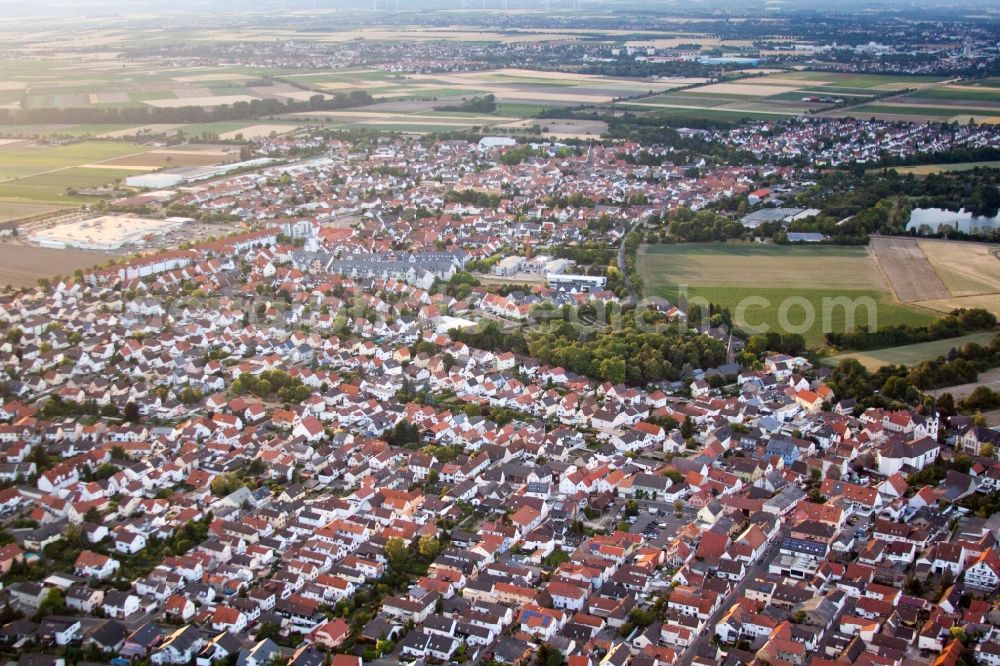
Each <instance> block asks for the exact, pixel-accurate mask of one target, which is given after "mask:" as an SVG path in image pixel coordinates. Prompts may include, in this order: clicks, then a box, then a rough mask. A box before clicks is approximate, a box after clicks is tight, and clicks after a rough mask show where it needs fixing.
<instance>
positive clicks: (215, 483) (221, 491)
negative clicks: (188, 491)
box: [210, 473, 243, 497]
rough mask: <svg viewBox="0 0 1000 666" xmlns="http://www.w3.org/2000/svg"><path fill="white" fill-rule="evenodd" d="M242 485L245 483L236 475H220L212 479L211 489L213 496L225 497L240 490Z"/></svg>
mask: <svg viewBox="0 0 1000 666" xmlns="http://www.w3.org/2000/svg"><path fill="white" fill-rule="evenodd" d="M242 485H243V482H242V481H240V480H239V478H238V477H237V476H236V475H235V474H232V473H227V474H220V475H219V476H217V477H215V478H214V479H212V483H211V484H210V487H211V489H212V494H213V495H215V496H216V497H225V496H226V495H229V494H230V493H233V492H235V491H236V490H238V489H239V488H240V487H241V486H242Z"/></svg>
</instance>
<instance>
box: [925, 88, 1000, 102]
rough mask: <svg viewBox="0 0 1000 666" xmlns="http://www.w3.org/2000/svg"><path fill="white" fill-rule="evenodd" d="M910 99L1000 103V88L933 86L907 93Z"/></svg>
mask: <svg viewBox="0 0 1000 666" xmlns="http://www.w3.org/2000/svg"><path fill="white" fill-rule="evenodd" d="M907 98H910V99H921V100H923V99H928V100H943V99H948V100H957V101H964V102H993V103H996V104H1000V89H996V88H992V89H990V88H988V89H986V90H959V89H956V88H949V87H943V88H932V89H930V90H921V91H919V92H915V93H912V94H910V95H907Z"/></svg>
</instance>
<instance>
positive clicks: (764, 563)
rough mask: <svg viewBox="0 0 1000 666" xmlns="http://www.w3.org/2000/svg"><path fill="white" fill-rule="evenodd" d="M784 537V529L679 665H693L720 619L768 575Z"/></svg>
mask: <svg viewBox="0 0 1000 666" xmlns="http://www.w3.org/2000/svg"><path fill="white" fill-rule="evenodd" d="M784 537H785V530H784V528H782V529H781V530H779V531H778V534H777V535H776V536H775V537H774V541H773V542H772V543H771V545H770V546H768V548H767V550H766V551H764V554H763V555H762V556H761V557H760V559H759V560H757V562H756V563H755V564H754V565H753V566H752V567H750V569H749V570H748V571H747V573H746V575H745V576H744V577H743V579H742V580H741V581H740V582H739V583H737V585H736V587H734V588H733V589H732V590H730V591H729V594H727V595H726V596H725V598H724V599H723V600H722V603H721V604H719V608H718V609H717V610H716V611H715V612H714V613H712V614H711V615H710V616H709V618H708V620H707V621H706V622H705V624H704V625H703V626H702V629H701V631H699V632H698V638H696V639H695V641H694V642H693V643H691V645H689V646H688V647H687V648H686V649H685V650H683V651H682V652H681V653H680V654H678V655H677V663H678V664H689V663H691V660H692V659H694V656H695V655H696V654H698V650H700V649H701V648H702V647H703V646H706V645H708V644H709V643H711V642H712V638H714V637H715V624H716V623H717V622H718V621H719V618H720V617H722V615H723V614H724V613H726V612H727V611H728V610H729V609H730V608H732V607H733V604H734V603H736V600H737V598H739V597H740V596H742V595H743V593H744V592H745V591H746V589H747V585H749V584H750V582H751V581H753V580H754V579H755V578H758V577H761V576H764V575H766V574H767V567H768V565H769V564H770V563H771V561H772V560H773V559H774V557H775V555H777V554H778V545H779V544H780V543H781V540H782V539H783V538H784Z"/></svg>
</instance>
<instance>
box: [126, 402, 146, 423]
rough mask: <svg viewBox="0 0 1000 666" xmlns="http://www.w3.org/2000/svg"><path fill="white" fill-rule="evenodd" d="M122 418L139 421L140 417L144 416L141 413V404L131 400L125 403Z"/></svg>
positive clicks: (131, 421)
mask: <svg viewBox="0 0 1000 666" xmlns="http://www.w3.org/2000/svg"><path fill="white" fill-rule="evenodd" d="M122 418H124V419H125V420H126V421H128V422H129V423H138V422H139V419H141V418H142V417H141V416H140V414H139V405H137V404H135V403H134V402H131V401H129V402H128V403H127V404H126V405H125V409H124V411H123V412H122Z"/></svg>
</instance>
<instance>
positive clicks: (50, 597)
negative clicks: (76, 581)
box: [35, 587, 66, 618]
mask: <svg viewBox="0 0 1000 666" xmlns="http://www.w3.org/2000/svg"><path fill="white" fill-rule="evenodd" d="M65 612H66V602H65V600H64V599H63V595H62V592H61V591H60V590H59V588H58V587H53V588H51V589H49V591H48V592H46V594H45V598H44V599H42V603H40V604H39V605H38V612H37V613H36V614H35V616H36V617H38V618H44V617H48V616H49V615H60V614H62V613H65Z"/></svg>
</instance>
